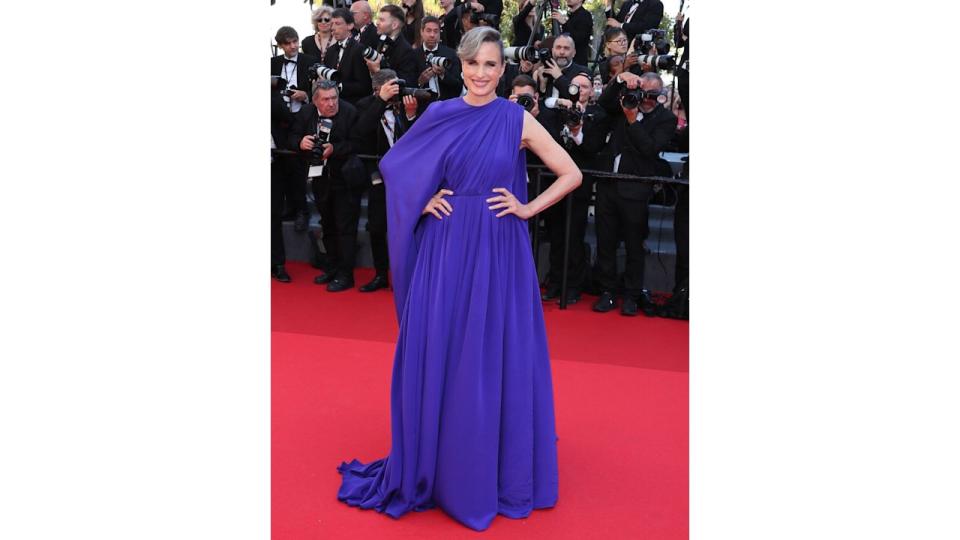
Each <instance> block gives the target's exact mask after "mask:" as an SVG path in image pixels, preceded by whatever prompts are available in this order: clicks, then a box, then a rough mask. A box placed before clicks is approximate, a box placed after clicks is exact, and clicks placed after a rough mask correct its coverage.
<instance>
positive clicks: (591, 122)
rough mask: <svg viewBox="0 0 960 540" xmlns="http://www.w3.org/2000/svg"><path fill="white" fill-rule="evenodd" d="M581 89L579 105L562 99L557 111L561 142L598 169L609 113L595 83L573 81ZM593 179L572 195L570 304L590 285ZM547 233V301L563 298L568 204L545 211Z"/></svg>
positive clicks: (582, 78)
mask: <svg viewBox="0 0 960 540" xmlns="http://www.w3.org/2000/svg"><path fill="white" fill-rule="evenodd" d="M573 83H574V84H576V85H577V86H578V87H579V88H580V93H579V95H578V100H577V102H576V103H574V104H572V106H571V104H569V103H568V102H567V101H566V100H559V101H560V103H559V106H558V108H557V111H558V112H559V114H560V119H561V122H562V123H563V129H562V131H561V136H560V142H561V144H562V145H563V147H564V148H565V149H566V151H567V153H568V154H570V157H571V158H573V161H574V163H576V164H577V167H579V168H580V169H581V170H583V169H593V168H595V167H596V164H595V161H596V155H597V153H599V152H600V150H602V149H603V145H604V141H605V139H606V136H607V133H608V132H609V122H608V118H607V113H606V112H605V111H604V110H603V108H602V107H600V106H599V105H597V104H591V103H590V101H591V99H592V98H593V97H594V96H593V83H592V82H591V81H590V78H589V77H587V76H586V75H583V74H580V75H577V76H576V77H574V78H573ZM593 182H594V179H593V177H592V176H590V175H587V174H584V175H583V183H582V184H581V185H580V187H578V188H577V189H576V190H574V191H573V193H571V194H570V195H569V196H570V197H572V209H571V213H570V218H571V220H570V245H569V257H568V260H567V284H568V287H567V303H568V304H574V303H576V302H577V301H578V300H579V299H580V291H582V290H583V289H584V288H585V287H586V286H587V276H588V269H589V266H588V260H587V252H586V251H585V249H584V240H585V236H586V232H587V209H588V206H589V204H590V195H591V193H592V192H593ZM544 219H545V220H546V222H547V231H548V234H549V238H550V269H549V271H548V273H547V283H546V288H547V290H546V292H545V293H544V294H543V299H544V300H553V299H555V298H558V297H559V296H560V285H561V279H562V276H563V246H564V232H565V228H566V205H565V204H556V205H554V206H552V207H550V208H548V209H547V210H546V211H545V212H544Z"/></svg>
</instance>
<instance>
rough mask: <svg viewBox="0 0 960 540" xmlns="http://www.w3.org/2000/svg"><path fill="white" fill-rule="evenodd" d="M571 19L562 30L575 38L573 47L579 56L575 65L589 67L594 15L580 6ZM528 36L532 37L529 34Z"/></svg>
mask: <svg viewBox="0 0 960 540" xmlns="http://www.w3.org/2000/svg"><path fill="white" fill-rule="evenodd" d="M569 17H570V18H569V19H567V24H564V25H562V26H561V29H562V30H563V31H564V32H566V33H567V34H570V37H572V38H573V45H574V46H575V47H576V48H577V54H576V55H575V56H574V57H573V61H574V63H577V64H580V65H581V66H585V65H587V59H588V58H589V57H590V38H592V37H593V15H590V12H589V11H587V8H585V7H583V6H580V7H579V8H577V10H576V11H573V12H571V13H570V15H569ZM524 26H526V25H524ZM527 35H530V34H529V32H528V34H527Z"/></svg>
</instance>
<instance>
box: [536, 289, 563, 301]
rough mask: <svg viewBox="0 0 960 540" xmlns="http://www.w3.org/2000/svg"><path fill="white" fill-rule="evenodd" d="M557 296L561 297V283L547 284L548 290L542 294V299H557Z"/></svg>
mask: <svg viewBox="0 0 960 540" xmlns="http://www.w3.org/2000/svg"><path fill="white" fill-rule="evenodd" d="M557 298H560V286H559V285H547V291H546V292H545V293H543V294H542V295H540V299H541V300H543V301H550V300H556V299H557Z"/></svg>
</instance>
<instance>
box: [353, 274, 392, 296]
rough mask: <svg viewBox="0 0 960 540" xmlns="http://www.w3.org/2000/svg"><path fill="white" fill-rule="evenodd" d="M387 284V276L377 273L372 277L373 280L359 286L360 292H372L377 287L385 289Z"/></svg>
mask: <svg viewBox="0 0 960 540" xmlns="http://www.w3.org/2000/svg"><path fill="white" fill-rule="evenodd" d="M388 286H389V284H388V283H387V276H381V275H379V274H378V275H377V276H376V277H374V278H373V281H371V282H370V283H367V284H366V285H364V286H363V287H360V289H359V291H360V292H373V291H376V290H378V289H386V288H387V287H388Z"/></svg>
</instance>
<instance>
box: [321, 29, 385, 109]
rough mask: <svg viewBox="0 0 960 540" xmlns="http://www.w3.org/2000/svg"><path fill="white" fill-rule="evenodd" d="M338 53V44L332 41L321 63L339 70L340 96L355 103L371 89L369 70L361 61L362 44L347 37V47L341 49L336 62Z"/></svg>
mask: <svg viewBox="0 0 960 540" xmlns="http://www.w3.org/2000/svg"><path fill="white" fill-rule="evenodd" d="M339 55H340V44H339V43H336V42H334V43H333V44H332V45H330V47H328V48H327V55H326V56H325V57H324V59H323V65H325V66H327V67H331V68H334V69H336V70H337V71H339V72H340V84H341V88H342V89H341V91H340V98H341V99H344V100H346V101H348V102H350V103H351V104H356V102H357V100H359V99H360V98H362V97H363V96H366V95H368V94H369V93H370V91H371V90H372V89H373V83H372V82H371V80H370V70H369V69H367V64H366V62H364V61H363V45H362V44H360V43H358V42H357V41H355V40H353V39H347V47H346V49H345V50H344V51H343V58H341V59H340V63H339V64H337V57H338V56H339Z"/></svg>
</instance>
